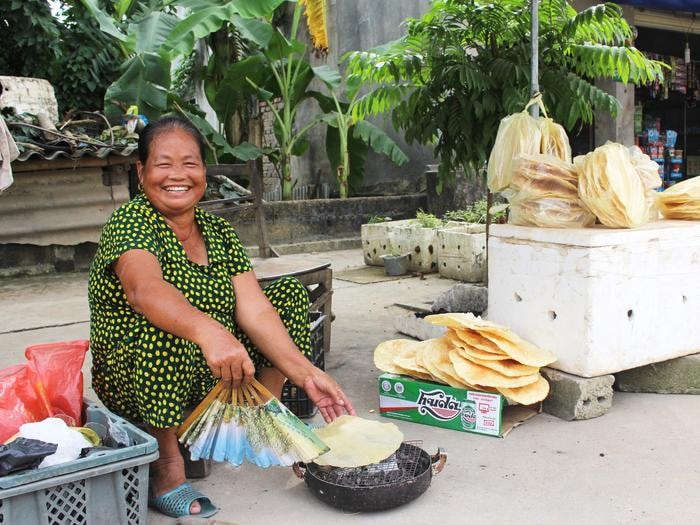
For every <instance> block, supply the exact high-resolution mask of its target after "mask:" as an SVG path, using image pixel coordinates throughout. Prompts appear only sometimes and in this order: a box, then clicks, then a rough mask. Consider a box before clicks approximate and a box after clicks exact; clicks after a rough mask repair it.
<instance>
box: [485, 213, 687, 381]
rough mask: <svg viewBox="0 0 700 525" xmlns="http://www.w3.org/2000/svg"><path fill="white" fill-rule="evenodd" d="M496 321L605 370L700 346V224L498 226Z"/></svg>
mask: <svg viewBox="0 0 700 525" xmlns="http://www.w3.org/2000/svg"><path fill="white" fill-rule="evenodd" d="M488 270H489V287H488V290H489V303H488V304H489V310H488V311H489V319H490V320H492V321H494V322H497V323H500V324H503V325H506V326H508V327H510V328H511V329H512V330H514V331H515V332H516V333H518V334H519V335H521V336H522V337H524V338H525V339H527V340H529V341H532V342H533V343H535V344H536V345H538V346H540V347H542V348H546V349H548V350H551V351H552V352H554V353H555V354H556V356H557V361H556V362H555V363H554V364H553V365H551V366H552V367H553V368H557V369H559V370H563V371H565V372H569V373H572V374H576V375H579V376H583V377H595V376H599V375H603V374H610V373H613V372H619V371H621V370H627V369H630V368H635V367H638V366H642V365H646V364H649V363H655V362H659V361H665V360H667V359H672V358H674V357H680V356H683V355H688V354H693V353H697V352H698V351H700V322H698V320H699V319H700V222H698V221H656V222H653V223H649V224H647V225H645V226H642V227H640V228H636V229H632V230H627V229H625V230H616V229H606V228H603V227H596V228H581V229H551V228H530V227H523V226H512V225H506V224H504V225H499V224H495V225H492V226H491V235H490V238H489V261H488Z"/></svg>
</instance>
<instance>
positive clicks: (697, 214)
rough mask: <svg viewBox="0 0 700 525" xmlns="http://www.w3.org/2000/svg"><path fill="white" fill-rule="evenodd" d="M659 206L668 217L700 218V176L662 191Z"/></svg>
mask: <svg viewBox="0 0 700 525" xmlns="http://www.w3.org/2000/svg"><path fill="white" fill-rule="evenodd" d="M658 206H659V209H660V210H661V213H662V214H663V216H664V217H665V218H666V219H682V220H690V221H697V220H700V177H694V178H692V179H688V180H684V181H683V182H679V183H678V184H674V185H673V186H671V187H670V188H668V189H667V190H665V191H663V192H662V193H660V194H659V196H658Z"/></svg>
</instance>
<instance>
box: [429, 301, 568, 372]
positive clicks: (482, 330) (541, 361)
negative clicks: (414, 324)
mask: <svg viewBox="0 0 700 525" xmlns="http://www.w3.org/2000/svg"><path fill="white" fill-rule="evenodd" d="M425 320H426V321H428V322H430V323H432V324H436V325H440V326H447V327H449V328H453V329H457V330H459V329H464V328H467V329H469V330H472V331H475V332H478V333H479V334H480V335H482V336H483V337H485V338H486V339H488V340H489V341H491V342H492V343H494V344H496V345H497V346H498V348H500V349H501V351H502V352H504V353H506V354H508V355H509V356H510V357H511V358H512V359H515V360H516V361H518V362H520V363H522V364H524V365H530V366H546V365H548V364H550V363H553V362H554V361H556V359H557V358H556V356H555V355H554V354H552V353H551V352H549V351H547V350H544V349H542V348H539V347H537V346H535V345H533V344H532V343H530V342H528V341H526V340H524V339H523V338H521V337H520V336H519V335H517V334H515V333H514V332H512V331H511V330H510V329H509V328H507V327H505V326H501V325H498V324H496V323H492V322H491V321H486V320H485V319H482V318H481V317H475V316H474V315H473V314H471V313H446V314H436V315H428V316H427V317H426V318H425Z"/></svg>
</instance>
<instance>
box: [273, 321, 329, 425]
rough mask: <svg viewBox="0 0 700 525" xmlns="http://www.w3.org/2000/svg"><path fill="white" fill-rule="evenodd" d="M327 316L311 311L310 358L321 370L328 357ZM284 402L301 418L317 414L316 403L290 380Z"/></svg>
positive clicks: (285, 385) (283, 393)
mask: <svg viewBox="0 0 700 525" xmlns="http://www.w3.org/2000/svg"><path fill="white" fill-rule="evenodd" d="M325 320H326V316H325V315H323V314H322V313H321V312H309V321H311V357H310V360H311V361H312V362H313V364H314V365H316V366H317V367H318V368H320V369H321V370H325V365H326V359H325V355H324V352H323V323H324V321H325ZM282 403H284V404H285V405H286V406H287V408H289V410H291V411H292V413H293V414H294V415H296V416H297V417H301V418H306V417H312V416H313V415H314V414H316V410H317V408H316V405H315V404H314V403H313V401H311V400H310V399H309V398H308V396H307V395H306V392H304V389H302V388H300V387H298V386H296V385H294V384H293V383H291V382H290V381H289V380H287V381H286V382H285V383H284V387H283V388H282Z"/></svg>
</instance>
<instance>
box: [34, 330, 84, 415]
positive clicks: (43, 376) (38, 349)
mask: <svg viewBox="0 0 700 525" xmlns="http://www.w3.org/2000/svg"><path fill="white" fill-rule="evenodd" d="M88 344H89V343H88V341H84V340H80V341H65V342H59V343H46V344H42V345H34V346H29V347H27V349H26V350H25V351H24V355H25V357H26V358H27V360H28V361H29V362H28V363H27V371H28V374H29V379H30V381H32V382H33V383H34V387H35V388H36V391H37V393H38V395H39V398H40V399H41V400H42V401H43V403H44V406H45V409H46V411H47V412H48V414H49V416H58V417H62V416H64V415H65V416H68V418H69V419H68V420H66V423H67V424H68V425H69V426H81V425H82V421H81V420H80V419H81V417H80V416H81V411H82V405H83V362H84V361H85V354H86V352H87V350H88ZM64 419H65V418H64ZM71 420H72V421H71Z"/></svg>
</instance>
